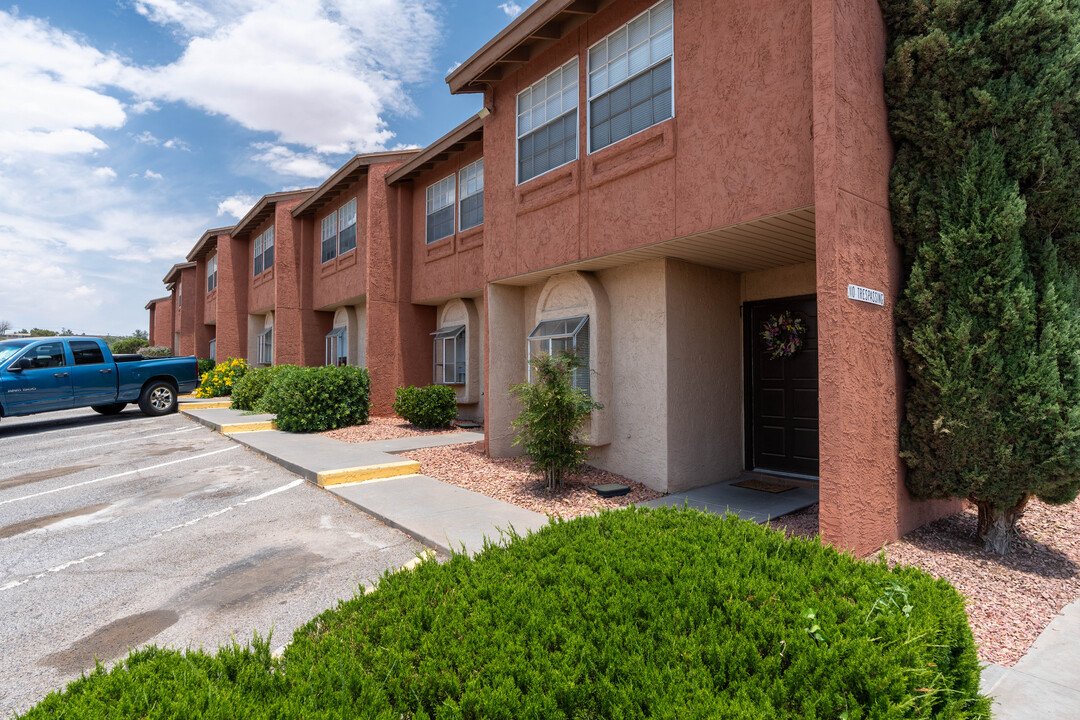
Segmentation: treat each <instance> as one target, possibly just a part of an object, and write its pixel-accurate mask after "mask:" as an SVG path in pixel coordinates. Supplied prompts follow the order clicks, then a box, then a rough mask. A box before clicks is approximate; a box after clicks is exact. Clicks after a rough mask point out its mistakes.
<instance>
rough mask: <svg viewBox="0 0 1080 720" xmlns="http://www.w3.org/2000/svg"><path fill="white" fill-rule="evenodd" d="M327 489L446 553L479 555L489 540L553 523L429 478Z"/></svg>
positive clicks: (524, 532)
mask: <svg viewBox="0 0 1080 720" xmlns="http://www.w3.org/2000/svg"><path fill="white" fill-rule="evenodd" d="M327 489H328V490H329V491H330V492H332V493H334V494H335V495H337V496H339V497H340V498H342V499H343V500H346V501H347V502H349V503H352V504H353V505H355V506H356V507H358V508H360V509H361V510H363V511H364V512H366V513H368V514H369V515H373V516H374V517H376V518H378V519H379V520H382V521H383V522H385V523H386V524H387V525H390V526H391V527H395V528H398V529H399V530H402V531H404V532H405V533H407V534H409V535H410V536H412V537H413V538H414V539H416V540H418V541H419V542H421V543H423V544H425V545H428V546H434V547H435V548H437V549H438V550H439V551H440V552H443V553H446V554H450V553H451V552H462V550H464V552H466V553H468V554H469V555H475V554H476V553H477V552H479V551H480V550H482V549H483V547H484V539H485V538H487V539H489V540H492V541H494V542H499V541H501V539H502V538H503V537H505V533H506V531H508V530H509V529H510V528H511V527H512V528H513V529H514V530H515V531H516V532H518V533H519V534H521V535H524V534H526V532H528V531H531V530H539V529H540V528H542V527H544V526H545V525H547V523H548V519H547V517H546V516H545V515H541V514H540V513H535V512H532V511H531V510H526V509H524V508H520V507H518V506H516V505H511V504H509V503H505V502H503V501H501V500H496V499H494V498H490V497H488V496H486V495H480V494H479V493H474V492H471V491H469V490H465V489H463V488H459V487H456V486H454V485H447V484H446V483H442V482H439V481H438V480H435V479H434V478H430V477H427V476H426V475H403V476H399V477H394V478H390V479H388V480H375V481H372V482H365V483H359V484H351V485H337V486H334V487H330V488H327Z"/></svg>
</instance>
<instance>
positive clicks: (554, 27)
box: [446, 0, 614, 95]
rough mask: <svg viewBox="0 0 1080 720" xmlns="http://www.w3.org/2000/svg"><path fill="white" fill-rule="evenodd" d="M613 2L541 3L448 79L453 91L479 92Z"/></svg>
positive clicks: (565, 0)
mask: <svg viewBox="0 0 1080 720" xmlns="http://www.w3.org/2000/svg"><path fill="white" fill-rule="evenodd" d="M612 2H614V0H539V1H538V2H535V3H533V4H532V5H530V6H529V7H528V8H527V9H526V10H525V12H523V13H521V14H520V15H518V16H517V18H515V19H514V21H513V22H512V23H510V24H509V25H507V26H506V28H505V29H504V30H503V31H502V32H500V33H499V34H498V35H496V36H495V37H493V38H492V39H491V40H489V41H488V42H487V44H485V45H484V47H482V48H480V49H479V50H477V51H476V52H475V53H473V55H472V57H470V58H469V59H468V60H466V61H465V62H463V63H462V64H461V65H459V66H458V67H457V68H455V69H454V71H453V72H451V73H450V74H449V75H447V76H446V84H447V85H449V86H450V92H451V93H453V94H455V95H456V94H458V93H478V92H483V91H484V89H485V88H486V87H488V86H490V85H494V84H495V83H498V82H499V81H500V80H502V79H503V78H505V77H506V76H508V75H510V74H511V73H513V72H514V71H516V70H517V69H518V68H520V67H521V66H522V65H524V64H525V63H527V62H529V61H530V60H532V59H533V58H535V57H536V56H537V55H539V54H540V53H542V52H544V50H547V49H548V48H549V47H551V46H552V45H554V44H555V43H557V42H558V41H559V40H562V39H563V38H564V37H566V36H567V35H569V34H570V33H571V32H572V31H573V30H575V29H576V28H577V27H578V26H580V25H581V24H582V23H584V22H585V21H586V20H588V19H589V18H591V17H592V16H593V15H595V14H596V13H598V12H600V11H601V10H602V9H604V8H605V7H607V6H608V5H610V4H611V3H612Z"/></svg>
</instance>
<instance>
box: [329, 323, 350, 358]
mask: <svg viewBox="0 0 1080 720" xmlns="http://www.w3.org/2000/svg"><path fill="white" fill-rule="evenodd" d="M348 338H349V328H348V326H347V325H339V326H338V327H336V328H334V329H332V330H331V331H330V332H328V333H326V338H325V340H326V356H325V362H326V364H327V365H333V366H338V362H337V360H338V359H340V358H341V357H342V353H341V350H342V347H344V350H345V353H344V357H345V364H346V365H348V364H349V344H348ZM335 344H336V345H337V349H338V356H337V358H334V359H333V360H331V353H330V350H331V348H332V347H333V345H335Z"/></svg>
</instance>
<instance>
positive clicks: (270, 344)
mask: <svg viewBox="0 0 1080 720" xmlns="http://www.w3.org/2000/svg"><path fill="white" fill-rule="evenodd" d="M267 355H269V359H267ZM256 362H257V363H258V364H259V365H273V364H274V328H273V327H268V328H266V329H264V330H263V331H262V332H261V333H259V346H258V352H257V357H256Z"/></svg>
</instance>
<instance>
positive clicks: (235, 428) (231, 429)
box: [180, 404, 277, 435]
mask: <svg viewBox="0 0 1080 720" xmlns="http://www.w3.org/2000/svg"><path fill="white" fill-rule="evenodd" d="M227 407H228V405H217V404H215V405H205V406H188V407H181V408H180V414H181V415H183V416H184V417H186V418H188V419H189V420H194V421H195V422H197V423H199V424H200V425H204V426H205V427H208V428H210V429H211V430H214V431H216V432H219V433H221V434H222V435H233V434H235V433H244V432H259V431H260V430H276V429H277V425H275V424H274V421H273V420H255V421H252V422H229V423H219V422H215V421H213V420H211V419H209V418H205V417H201V416H199V415H196V414H195V413H194V412H193V411H195V410H220V409H224V408H227Z"/></svg>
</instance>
